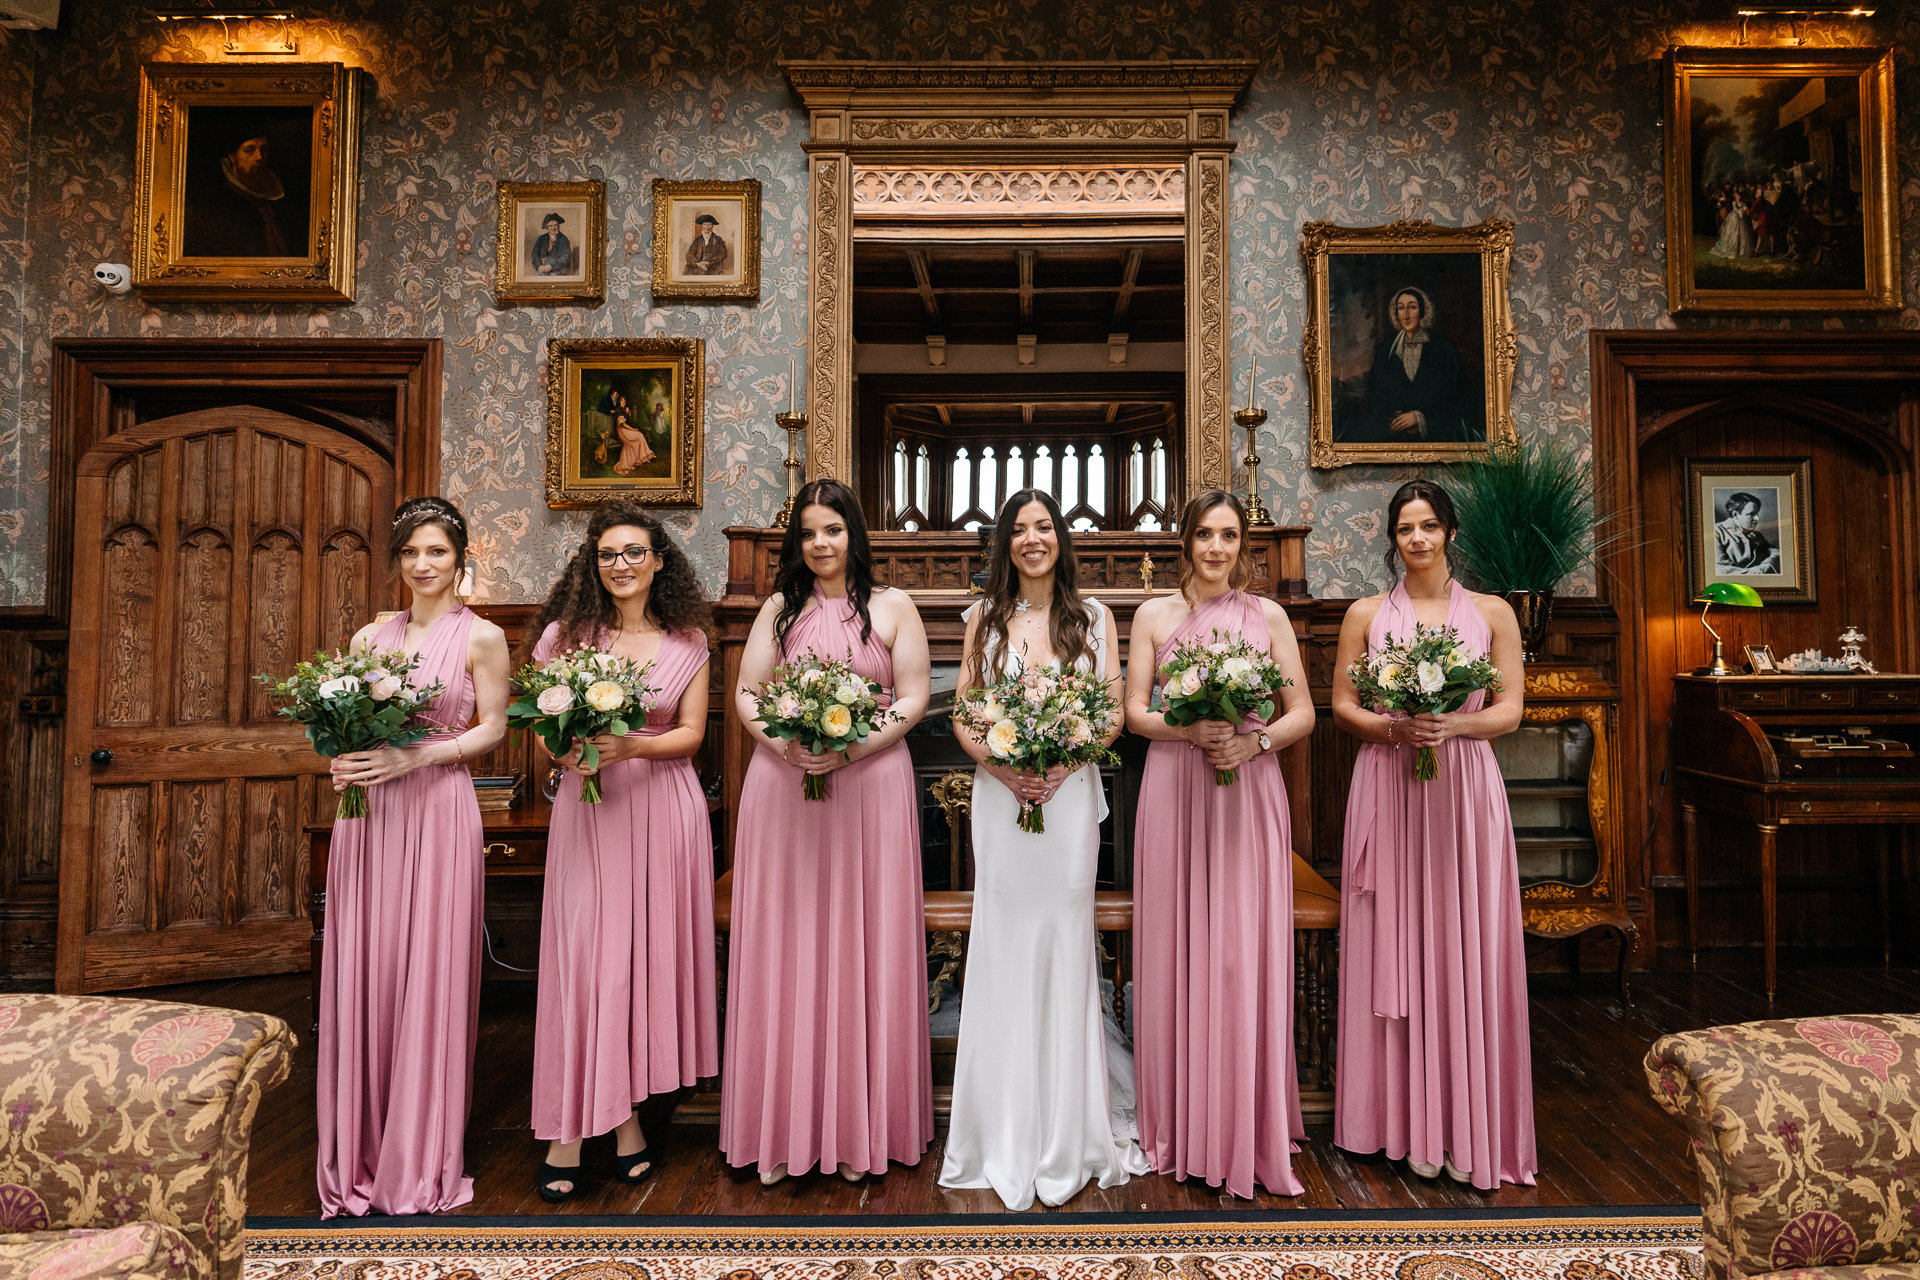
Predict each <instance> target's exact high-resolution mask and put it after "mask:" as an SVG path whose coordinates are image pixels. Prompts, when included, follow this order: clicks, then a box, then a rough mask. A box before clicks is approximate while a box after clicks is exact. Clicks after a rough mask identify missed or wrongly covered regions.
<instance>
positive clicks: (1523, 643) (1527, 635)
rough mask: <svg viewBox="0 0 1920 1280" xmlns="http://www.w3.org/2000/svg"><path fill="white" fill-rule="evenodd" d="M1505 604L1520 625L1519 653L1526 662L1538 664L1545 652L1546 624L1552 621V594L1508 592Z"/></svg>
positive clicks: (1545, 592)
mask: <svg viewBox="0 0 1920 1280" xmlns="http://www.w3.org/2000/svg"><path fill="white" fill-rule="evenodd" d="M1507 603H1508V604H1510V605H1512V606H1513V616H1514V617H1515V618H1516V619H1518V620H1519V623H1520V651H1521V654H1522V656H1523V657H1524V658H1525V659H1526V661H1528V662H1538V661H1540V659H1541V658H1542V657H1543V656H1545V654H1546V651H1547V624H1548V623H1550V622H1552V621H1553V592H1551V591H1509V592H1507Z"/></svg>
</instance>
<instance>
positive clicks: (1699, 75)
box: [1666, 46, 1900, 315]
mask: <svg viewBox="0 0 1920 1280" xmlns="http://www.w3.org/2000/svg"><path fill="white" fill-rule="evenodd" d="M1782 122H1784V123H1782ZM1666 134H1667V306H1668V308H1669V310H1671V311H1672V312H1674V313H1675V314H1676V315H1677V314H1680V313H1682V312H1707V311H1744V312H1794V311H1820V312H1834V311H1894V310H1898V309H1899V306H1900V279H1899V266H1898V264H1899V261H1900V224H1899V220H1898V217H1897V210H1896V209H1895V208H1894V200H1893V186H1894V182H1895V175H1896V172H1897V170H1896V166H1895V161H1894V154H1893V52H1892V50H1890V49H1885V48H1858V49H1846V48H1832V47H1821V48H1779V47H1768V48H1737V49H1718V48H1690V47H1684V46H1683V47H1677V48H1674V49H1670V50H1668V52H1667V103H1666ZM1703 222H1705V223H1708V224H1709V225H1706V226H1702V225H1701V224H1702V223H1703Z"/></svg>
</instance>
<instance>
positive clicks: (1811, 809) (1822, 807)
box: [1780, 796, 1920, 826]
mask: <svg viewBox="0 0 1920 1280" xmlns="http://www.w3.org/2000/svg"><path fill="white" fill-rule="evenodd" d="M1836 818H1837V819H1839V820H1841V821H1843V822H1845V821H1848V820H1851V821H1854V822H1914V821H1920V796H1915V797H1913V798H1912V799H1903V800H1861V799H1848V798H1847V797H1845V796H1830V797H1829V796H1815V797H1814V798H1812V799H1810V800H1793V799H1784V800H1782V801H1781V802H1780V821H1781V823H1782V825H1787V826H1791V825H1792V824H1793V823H1795V822H1807V821H1814V822H1818V821H1821V820H1823V819H1824V820H1829V821H1830V820H1833V819H1836Z"/></svg>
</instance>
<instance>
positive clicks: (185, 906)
mask: <svg viewBox="0 0 1920 1280" xmlns="http://www.w3.org/2000/svg"><path fill="white" fill-rule="evenodd" d="M168 790H169V791H170V792H171V802H172V803H171V806H170V809H169V813H170V815H171V820H172V829H171V831H169V832H163V833H161V834H162V836H163V837H171V838H165V839H163V840H160V841H156V843H157V844H159V845H160V846H161V848H162V849H163V850H165V856H166V859H167V870H166V884H167V893H166V909H165V910H164V911H163V912H162V914H161V917H160V927H161V928H163V929H164V928H169V927H171V926H175V925H202V924H218V923H219V922H220V868H221V862H222V861H223V859H222V857H221V853H222V851H223V848H224V846H225V844H226V834H227V818H228V815H227V787H226V783H225V782H223V781H217V780H216V781H203V782H176V783H173V784H171V785H170V786H169V788H168Z"/></svg>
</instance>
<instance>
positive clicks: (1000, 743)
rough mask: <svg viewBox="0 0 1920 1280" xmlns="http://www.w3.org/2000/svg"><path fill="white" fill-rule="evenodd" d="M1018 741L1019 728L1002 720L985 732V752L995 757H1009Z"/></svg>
mask: <svg viewBox="0 0 1920 1280" xmlns="http://www.w3.org/2000/svg"><path fill="white" fill-rule="evenodd" d="M1019 741H1020V727H1019V726H1018V725H1016V724H1014V722H1013V721H1011V720H1002V721H1000V722H999V723H998V724H995V725H994V726H993V728H991V729H989V730H987V750H989V751H991V752H993V754H995V755H997V756H1010V755H1012V754H1013V749H1014V747H1015V746H1016V745H1018V744H1019Z"/></svg>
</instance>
